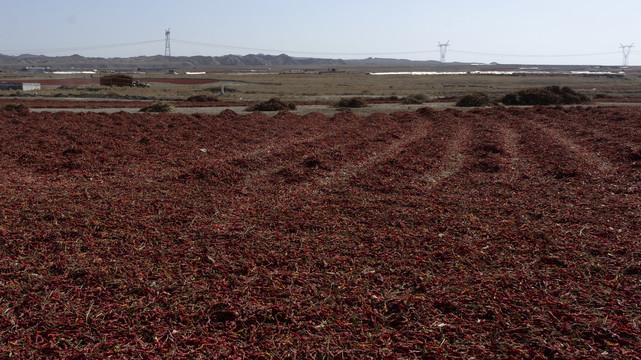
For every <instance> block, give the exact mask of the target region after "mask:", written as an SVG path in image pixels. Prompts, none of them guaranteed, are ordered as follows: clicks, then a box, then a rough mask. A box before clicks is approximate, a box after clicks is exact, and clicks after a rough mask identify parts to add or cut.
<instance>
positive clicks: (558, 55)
mask: <svg viewBox="0 0 641 360" xmlns="http://www.w3.org/2000/svg"><path fill="white" fill-rule="evenodd" d="M450 51H451V52H453V53H459V54H469V55H487V56H505V57H524V58H526V57H532V58H546V57H585V56H599V55H612V54H618V53H619V52H618V51H610V52H602V53H590V54H563V55H561V54H552V55H550V54H548V55H542V54H527V55H526V54H502V53H486V52H476V51H463V50H450Z"/></svg>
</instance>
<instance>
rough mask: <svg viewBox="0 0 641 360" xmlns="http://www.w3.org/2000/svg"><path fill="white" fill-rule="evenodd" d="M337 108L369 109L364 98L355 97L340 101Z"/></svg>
mask: <svg viewBox="0 0 641 360" xmlns="http://www.w3.org/2000/svg"><path fill="white" fill-rule="evenodd" d="M335 106H336V107H338V108H362V107H367V103H366V102H365V100H364V99H363V98H359V97H353V98H347V99H345V98H343V99H340V101H338V102H337V103H336V104H335Z"/></svg>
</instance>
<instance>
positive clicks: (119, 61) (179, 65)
mask: <svg viewBox="0 0 641 360" xmlns="http://www.w3.org/2000/svg"><path fill="white" fill-rule="evenodd" d="M438 64H440V62H438V61H411V60H403V59H380V58H368V59H362V60H341V59H322V58H296V57H291V56H289V55H286V54H281V55H264V54H255V55H254V54H252V55H242V56H241V55H225V56H162V55H156V56H137V57H130V58H94V57H84V56H80V55H71V56H54V57H51V56H44V55H29V54H25V55H18V56H10V55H2V54H0V70H20V69H22V68H26V67H48V68H50V69H51V70H58V69H59V70H68V69H98V70H101V69H118V70H121V69H127V70H133V69H185V70H189V69H211V68H215V67H227V66H230V67H270V66H274V67H278V66H302V67H304V66H310V67H311V66H328V67H336V66H341V65H342V66H345V65H408V66H409V65H438Z"/></svg>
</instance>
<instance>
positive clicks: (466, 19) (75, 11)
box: [0, 0, 641, 65]
mask: <svg viewBox="0 0 641 360" xmlns="http://www.w3.org/2000/svg"><path fill="white" fill-rule="evenodd" d="M0 4H1V5H2V6H1V12H0V31H1V33H2V36H1V37H0V54H5V55H19V54H23V53H31V54H44V55H50V56H62V55H71V54H80V55H83V56H92V57H97V56H99V57H129V56H137V55H157V54H163V53H164V50H165V43H164V36H165V34H164V31H165V29H166V28H171V52H172V55H174V56H181V55H184V56H191V55H206V56H219V55H226V54H239V55H245V54H255V53H264V54H280V53H287V54H289V55H291V56H314V57H331V58H343V59H353V58H359V59H360V58H366V57H370V56H371V57H393V58H406V59H415V60H438V59H439V53H438V46H437V45H438V42H443V43H444V42H446V41H448V40H449V42H450V46H449V51H448V53H447V57H446V61H448V62H452V61H464V62H485V63H489V62H493V61H496V62H500V63H522V64H535V63H540V64H596V65H620V64H621V61H622V58H623V55H622V52H621V49H620V48H619V46H620V44H621V43H623V44H624V45H628V44H631V43H635V45H636V46H635V47H634V48H633V49H632V53H631V54H630V58H629V59H630V65H641V25H640V24H641V21H639V20H640V16H641V1H639V0H619V1H611V2H604V1H593V0H582V1H579V0H556V1H553V0H538V1H517V0H485V1H471V0H440V1H428V0H393V1H380V0H353V1H349V0H343V1H336V0H325V1H305V0H297V1H294V0H270V1H257V0H229V1H204V0H182V1H175V0H174V1H170V0H129V1H123V0H110V1H92V0H84V1H80V0H57V1H52V0H29V1H21V0H20V1H19V0H0Z"/></svg>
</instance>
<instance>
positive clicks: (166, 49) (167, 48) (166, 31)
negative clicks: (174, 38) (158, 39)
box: [165, 29, 171, 56]
mask: <svg viewBox="0 0 641 360" xmlns="http://www.w3.org/2000/svg"><path fill="white" fill-rule="evenodd" d="M165 56H171V45H170V44H169V29H167V30H165Z"/></svg>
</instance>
